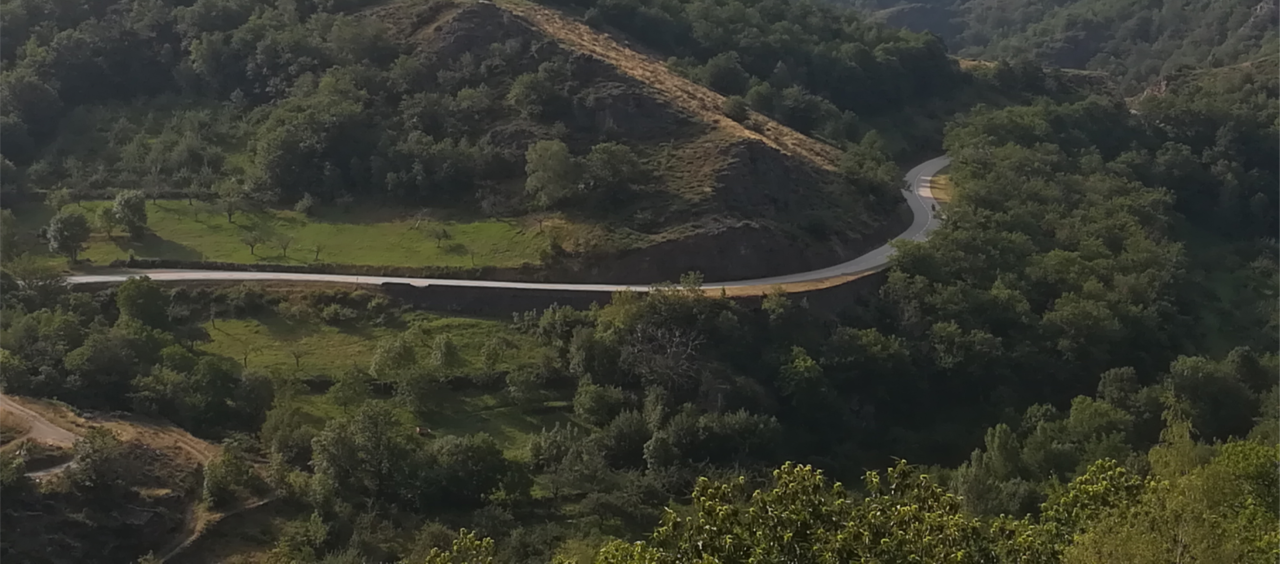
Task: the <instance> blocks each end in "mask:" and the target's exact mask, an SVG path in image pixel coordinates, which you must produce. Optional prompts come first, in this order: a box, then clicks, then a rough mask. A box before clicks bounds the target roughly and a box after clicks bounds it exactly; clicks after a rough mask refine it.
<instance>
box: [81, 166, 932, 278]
mask: <svg viewBox="0 0 1280 564" xmlns="http://www.w3.org/2000/svg"><path fill="white" fill-rule="evenodd" d="M948 164H951V159H950V158H948V157H945V156H943V157H938V158H935V159H930V160H928V161H925V162H923V163H920V164H919V165H916V166H915V168H912V169H911V170H910V171H908V172H907V174H906V177H905V180H906V184H907V188H906V190H905V191H904V196H905V197H906V199H907V205H908V206H910V207H911V213H912V214H913V216H914V217H913V219H912V221H911V226H910V227H908V228H907V230H906V231H904V232H902V234H901V235H898V236H897V237H896V238H895V240H904V239H906V240H915V241H920V240H923V239H924V238H925V237H926V236H928V234H929V232H930V231H932V230H933V229H934V228H935V227H937V226H938V221H937V219H936V218H935V217H934V215H933V212H934V206H935V204H936V202H935V201H934V199H933V198H932V197H931V196H930V194H929V191H928V190H927V188H928V186H927V184H928V182H929V179H930V178H931V177H933V175H935V174H937V173H938V171H940V170H942V169H943V168H944V167H946V166H947V165H948ZM922 189H924V190H922ZM893 252H894V251H893V247H892V246H891V245H889V244H888V243H886V244H884V245H881V246H880V247H877V248H875V249H872V250H871V251H869V252H867V253H865V254H863V255H861V256H859V257H857V258H855V259H853V260H851V261H848V262H843V263H840V264H837V265H835V266H829V267H827V268H822V269H818V270H811V271H809V272H799V273H796V274H786V275H783V276H771V277H768V278H756V279H753V280H735V281H731V282H714V283H710V284H704V285H703V288H704V289H708V290H718V289H720V288H725V289H729V288H744V287H753V286H754V287H759V286H767V287H771V286H776V285H779V284H792V283H797V282H813V281H817V280H825V279H828V278H835V277H838V276H850V275H856V274H863V273H867V272H873V271H876V270H879V269H881V268H884V267H885V265H887V264H889V257H891V256H892V255H893ZM142 275H146V276H149V277H151V279H152V280H157V281H297V282H334V283H340V284H367V285H379V284H383V283H399V284H412V285H414V286H419V287H426V286H432V285H436V286H467V287H473V288H510V289H513V290H563V291H577V292H616V291H621V290H632V291H638V292H645V291H648V290H649V289H650V287H651V285H650V284H643V285H628V284H568V283H557V282H500V281H496V280H456V279H446V278H402V277H391V276H357V275H350V274H308V273H292V272H236V271H224V270H145V271H129V272H120V273H112V274H85V275H76V276H69V277H67V282H68V283H69V284H98V283H112V282H124V281H125V280H127V279H128V278H129V277H132V276H142Z"/></svg>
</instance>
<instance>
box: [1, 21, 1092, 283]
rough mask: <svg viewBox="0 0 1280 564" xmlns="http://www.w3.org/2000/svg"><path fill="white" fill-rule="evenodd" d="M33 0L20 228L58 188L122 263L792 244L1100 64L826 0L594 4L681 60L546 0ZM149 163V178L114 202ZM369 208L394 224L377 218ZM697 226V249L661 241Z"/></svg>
mask: <svg viewBox="0 0 1280 564" xmlns="http://www.w3.org/2000/svg"><path fill="white" fill-rule="evenodd" d="M375 4H376V5H375ZM5 6H6V9H5V17H4V25H5V26H6V27H5V30H4V31H5V33H4V34H3V35H4V39H3V49H0V55H2V57H3V69H4V70H3V72H4V75H3V81H2V82H3V88H4V92H5V96H4V99H5V102H4V105H3V108H0V112H2V116H0V119H2V126H3V131H0V134H2V135H3V137H4V138H5V142H4V144H3V150H2V152H3V158H4V163H3V169H4V170H3V171H0V172H2V174H3V175H4V179H5V181H4V183H3V184H4V189H5V194H4V196H5V197H4V198H3V200H4V201H5V203H6V206H9V207H14V206H20V205H21V204H24V203H25V204H29V205H27V206H26V207H22V208H21V209H17V210H16V215H17V218H18V223H19V231H20V233H19V235H21V236H20V237H19V238H18V239H17V244H18V246H19V247H21V248H23V249H24V250H28V251H32V252H36V251H38V250H39V249H41V248H42V247H44V246H45V245H44V243H46V242H47V241H44V240H41V239H39V237H40V236H41V235H40V233H41V231H40V230H39V229H40V228H42V227H48V226H49V225H51V224H50V223H49V222H50V221H51V220H52V219H53V216H56V215H58V214H59V213H64V214H66V215H68V216H75V215H81V216H85V221H84V222H83V223H84V224H85V228H81V227H82V226H81V223H82V222H81V221H80V220H78V219H73V218H70V217H67V218H61V219H59V220H58V223H57V224H56V225H57V227H58V229H57V230H56V232H57V233H59V234H61V233H64V232H65V233H69V234H71V235H72V236H71V237H69V238H68V237H61V238H59V239H60V240H65V241H75V243H74V244H64V245H60V246H59V245H55V249H54V252H55V253H57V254H62V255H65V256H67V257H68V258H72V259H81V258H84V259H87V260H91V261H93V262H95V263H98V264H102V263H109V262H111V261H112V260H117V259H125V258H128V257H131V256H133V257H147V258H159V259H166V260H171V261H186V263H185V264H186V265H187V266H198V264H196V265H193V264H191V263H198V262H199V261H217V262H251V263H252V262H279V263H291V264H298V263H303V264H311V263H316V264H326V263H333V264H338V265H347V266H358V265H371V264H372V265H379V266H405V262H406V261H407V260H408V259H406V258H404V257H414V256H416V257H423V259H422V260H423V262H426V263H427V264H428V265H439V266H446V265H447V266H453V267H467V266H470V267H483V266H495V267H510V268H518V267H522V266H523V265H534V266H540V267H546V268H548V269H551V270H552V271H553V275H554V276H560V277H576V278H584V277H594V278H593V279H607V280H611V281H632V282H634V281H636V280H643V281H659V280H664V279H665V280H672V279H675V278H677V277H678V276H679V275H680V274H682V273H683V272H684V271H686V270H688V269H690V268H694V267H698V268H699V269H700V270H703V271H705V272H707V273H708V275H709V276H711V277H715V278H746V277H751V276H762V275H768V274H781V273H784V272H790V271H796V270H803V269H805V268H812V267H816V266H821V265H825V264H829V263H832V262H835V261H836V260H838V259H839V258H840V257H843V256H846V255H848V254H849V253H853V252H858V251H860V250H861V249H864V248H870V247H871V246H874V245H875V244H879V243H881V242H883V241H885V240H887V239H888V238H890V237H891V236H892V234H893V233H894V232H895V230H896V229H898V223H900V221H901V214H900V213H899V212H900V211H901V210H900V207H901V206H900V203H899V201H898V199H897V187H898V184H899V182H898V179H897V174H896V173H895V172H894V171H893V168H892V166H890V164H889V162H890V160H891V159H892V158H895V157H905V156H907V155H914V154H918V153H920V152H922V151H930V150H936V148H937V146H938V145H939V143H940V138H941V131H942V123H943V121H944V120H945V119H946V118H947V117H949V116H951V115H953V114H954V113H955V112H957V111H960V110H963V109H964V108H967V107H970V106H971V105H972V104H974V103H976V102H978V101H988V102H996V103H1009V102H1011V101H1018V100H1025V99H1026V98H1027V97H1029V96H1031V95H1045V94H1063V95H1065V94H1066V93H1068V92H1070V91H1071V90H1072V88H1070V87H1068V86H1066V85H1062V84H1047V83H1045V81H1043V80H1041V81H1039V83H1038V84H1031V83H1035V82H1036V81H1035V80H1032V81H1030V82H1031V83H1029V85H1026V87H1024V85H1020V84H1019V85H1010V84H1006V85H1003V86H1001V85H998V84H996V83H995V82H994V81H992V80H989V79H988V78H982V77H978V76H975V75H972V74H969V73H966V72H963V71H961V70H960V69H959V68H958V67H957V66H956V64H955V63H954V61H952V60H951V59H949V58H948V57H947V56H946V54H945V53H944V52H943V49H942V47H941V44H940V43H938V42H937V41H936V40H935V39H934V38H932V37H930V36H927V35H920V34H913V33H909V32H903V31H899V30H893V29H890V28H887V27H885V26H883V25H880V24H876V23H870V22H865V21H862V20H860V19H858V18H857V17H856V16H854V15H852V14H851V13H848V12H838V11H835V10H833V9H832V8H829V7H822V6H819V5H816V4H803V5H798V6H789V7H787V9H785V10H784V9H781V5H775V4H769V3H760V4H759V5H756V4H752V5H751V6H750V7H749V10H748V11H747V12H743V13H749V14H751V15H750V16H749V17H746V19H743V20H741V21H737V20H735V19H734V18H739V16H734V15H733V14H734V13H737V12H736V11H734V10H736V9H728V8H726V9H725V10H719V9H718V8H717V9H716V10H711V11H707V10H704V9H703V8H699V7H698V5H696V4H687V5H684V4H671V5H669V6H666V8H664V9H668V12H669V13H668V12H662V11H661V10H658V11H655V9H654V8H649V7H645V6H642V5H639V4H634V5H633V4H625V3H611V4H607V5H601V6H598V7H593V8H592V9H591V10H588V13H587V14H585V21H586V22H587V23H589V24H596V25H597V26H598V27H599V26H603V28H608V29H602V31H617V30H618V29H621V30H622V31H624V32H625V33H626V34H627V35H629V36H630V37H632V38H634V39H636V40H638V41H639V42H641V43H642V44H643V45H644V47H646V48H648V49H650V50H652V51H657V52H659V53H660V54H661V55H662V60H666V59H667V58H668V57H669V58H670V60H669V61H667V63H666V67H665V68H663V67H661V66H659V67H658V70H657V71H655V70H654V69H652V68H649V67H647V66H645V65H649V64H653V63H652V61H650V59H648V58H646V57H647V55H640V54H637V53H634V52H631V51H629V50H626V49H625V48H623V47H621V46H616V47H617V49H615V51H614V52H613V53H602V52H600V51H598V50H596V51H592V50H591V49H589V48H588V47H589V46H593V45H595V46H598V45H600V44H602V42H605V41H613V40H611V39H607V38H606V36H605V35H603V33H602V31H592V30H590V29H589V28H587V27H584V26H581V24H572V25H570V23H569V20H568V19H567V18H565V16H564V15H562V14H559V13H556V12H553V11H537V10H534V9H532V8H533V7H531V6H527V5H515V6H512V7H509V8H504V7H500V6H496V5H494V4H490V3H471V2H453V1H450V0H439V1H435V2H425V1H424V2H417V1H403V2H391V3H373V2H360V1H357V2H342V3H330V2H315V3H313V2H285V3H279V4H277V3H257V2H247V1H238V0H200V1H198V2H194V3H189V4H188V3H173V2H165V1H160V2H113V1H102V2H95V3H88V4H84V5H75V6H71V5H62V4H56V3H53V4H50V3H45V2H40V1H36V0H10V1H8V2H6V4H5ZM686 8H688V9H686ZM742 8H743V9H744V10H746V9H747V7H746V6H742ZM513 11H514V13H513ZM644 14H650V16H652V18H657V19H655V20H654V21H655V22H656V23H654V24H653V25H649V24H643V25H642V24H641V23H640V22H643V21H647V20H644V18H645V17H649V16H644ZM633 15H635V17H632V16H633ZM721 20H723V21H721ZM663 22H665V23H663ZM610 25H612V26H614V27H610ZM573 26H579V27H580V29H578V28H574V27H573ZM744 26H745V27H744ZM748 28H750V30H749V29H748ZM728 29H733V30H735V31H734V33H732V34H725V33H724V30H728ZM752 30H754V31H752ZM593 35H594V37H593ZM752 36H759V37H760V40H759V41H748V42H741V41H740V39H739V38H750V37H752ZM619 39H621V40H622V41H630V39H625V38H622V37H619ZM1050 82H1051V81H1050ZM708 88H709V89H710V90H708ZM725 96H728V98H727V99H726V98H725ZM753 110H754V111H753ZM775 119H776V121H775ZM779 122H781V123H779ZM819 139H821V140H819ZM122 191H137V192H138V193H132V192H131V193H130V194H129V195H128V196H127V197H126V200H127V201H128V202H136V203H134V204H128V203H125V204H120V205H117V206H110V205H106V204H96V203H93V201H94V200H104V199H112V198H115V197H116V196H118V195H119V193H120V192H122ZM144 199H145V200H149V202H145V203H143V202H142V200H144ZM130 205H132V206H133V208H129V206H130ZM388 207H390V208H393V209H396V210H399V213H389V212H388V210H387V208H388ZM106 208H110V209H106ZM126 208H128V209H131V210H132V211H126ZM90 216H91V217H90ZM220 216H221V217H225V220H224V221H217V218H218V217H220ZM68 221H69V222H70V223H67V222H68ZM359 225H367V226H370V227H367V228H359V227H356V226H359ZM69 226H70V227H73V229H70V231H67V227H69ZM117 228H119V231H120V232H123V234H125V235H127V237H117V236H116V230H117ZM398 228H400V229H404V231H405V232H404V233H396V234H394V235H391V234H390V233H389V232H393V231H394V230H396V229H398ZM389 235H391V237H389ZM364 237H377V238H379V239H388V238H392V240H393V241H394V242H393V243H392V244H391V245H390V246H389V247H390V248H382V249H369V248H367V247H356V246H354V245H353V244H352V241H353V240H354V239H358V238H364ZM445 242H448V244H447V245H445V244H444V243H445ZM291 248H292V250H293V251H294V252H293V253H292V254H291V253H290V249H291ZM742 248H763V249H769V250H770V252H771V254H772V255H774V258H773V259H771V260H759V259H757V258H754V257H750V256H742V255H743V253H741V252H738V251H735V250H734V249H742ZM81 249H83V250H84V251H85V252H84V256H83V257H82V256H81V255H80V250H81ZM73 251H74V253H73ZM272 251H275V252H272ZM299 251H301V252H299ZM631 251H641V252H638V253H633V254H632V255H630V256H631V258H629V259H624V260H620V261H614V260H613V259H616V258H618V257H620V256H621V255H624V254H626V253H627V252H631ZM673 256H674V257H687V259H682V260H680V261H676V262H671V261H670V260H665V261H663V260H657V259H658V257H667V258H668V259H669V258H670V257H673ZM308 257H309V258H308ZM415 262H416V261H415ZM418 264H420V263H418ZM418 264H414V266H417V265H418ZM655 265H656V266H655ZM664 265H665V266H664ZM699 265H701V266H699Z"/></svg>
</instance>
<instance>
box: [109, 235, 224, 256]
mask: <svg viewBox="0 0 1280 564" xmlns="http://www.w3.org/2000/svg"><path fill="white" fill-rule="evenodd" d="M112 242H113V243H115V245H116V248H117V249H120V250H121V251H124V252H126V253H129V254H131V255H133V256H135V257H138V258H163V259H173V260H204V254H202V253H201V252H200V251H197V250H195V249H193V248H191V247H188V246H186V245H183V244H182V243H179V242H177V241H170V240H168V239H165V238H163V237H160V236H159V235H156V234H155V233H150V232H148V233H147V234H146V235H143V236H142V239H141V240H133V239H130V238H128V237H127V236H119V235H117V236H116V237H115V238H113V239H112Z"/></svg>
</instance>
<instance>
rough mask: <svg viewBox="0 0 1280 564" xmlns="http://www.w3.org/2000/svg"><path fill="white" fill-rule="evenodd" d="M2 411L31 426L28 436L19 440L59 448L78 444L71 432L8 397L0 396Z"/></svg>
mask: <svg viewBox="0 0 1280 564" xmlns="http://www.w3.org/2000/svg"><path fill="white" fill-rule="evenodd" d="M0 410H4V411H8V412H10V413H13V414H14V415H17V416H18V417H21V418H22V419H23V420H24V421H26V422H27V425H29V426H30V429H28V430H27V434H25V435H23V436H21V437H18V439H17V440H22V439H35V440H37V441H41V442H45V443H50V444H55V445H59V446H65V447H69V446H71V445H73V444H75V442H76V435H75V433H72V432H71V431H68V430H66V429H63V428H62V427H59V426H57V425H54V424H53V423H51V422H50V421H49V420H48V419H45V418H44V417H41V416H40V414H38V413H36V412H34V411H31V410H30V409H27V408H25V407H22V406H21V405H19V404H18V402H16V401H13V400H12V399H10V398H9V397H8V396H3V395H0Z"/></svg>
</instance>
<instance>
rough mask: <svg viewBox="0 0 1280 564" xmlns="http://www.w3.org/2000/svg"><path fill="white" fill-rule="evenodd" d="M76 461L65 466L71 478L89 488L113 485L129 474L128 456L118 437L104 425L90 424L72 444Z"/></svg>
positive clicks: (106, 488)
mask: <svg viewBox="0 0 1280 564" xmlns="http://www.w3.org/2000/svg"><path fill="white" fill-rule="evenodd" d="M71 451H72V454H73V455H74V456H75V461H76V463H75V464H74V465H72V466H71V468H70V469H69V470H68V474H69V477H70V478H71V482H72V483H73V484H75V485H76V486H78V487H82V488H86V489H89V490H96V491H102V490H108V489H110V488H114V487H116V486H117V485H118V484H120V483H121V481H122V480H123V479H124V478H125V477H126V476H127V475H128V458H127V456H126V455H127V452H126V449H125V446H124V444H122V443H121V442H120V438H119V437H117V436H116V434H115V433H114V432H113V431H111V430H110V429H108V428H106V427H93V428H91V429H89V430H88V431H87V432H86V433H85V434H84V435H83V436H81V437H80V438H79V439H77V440H76V442H75V445H73V446H72V448H71Z"/></svg>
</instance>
